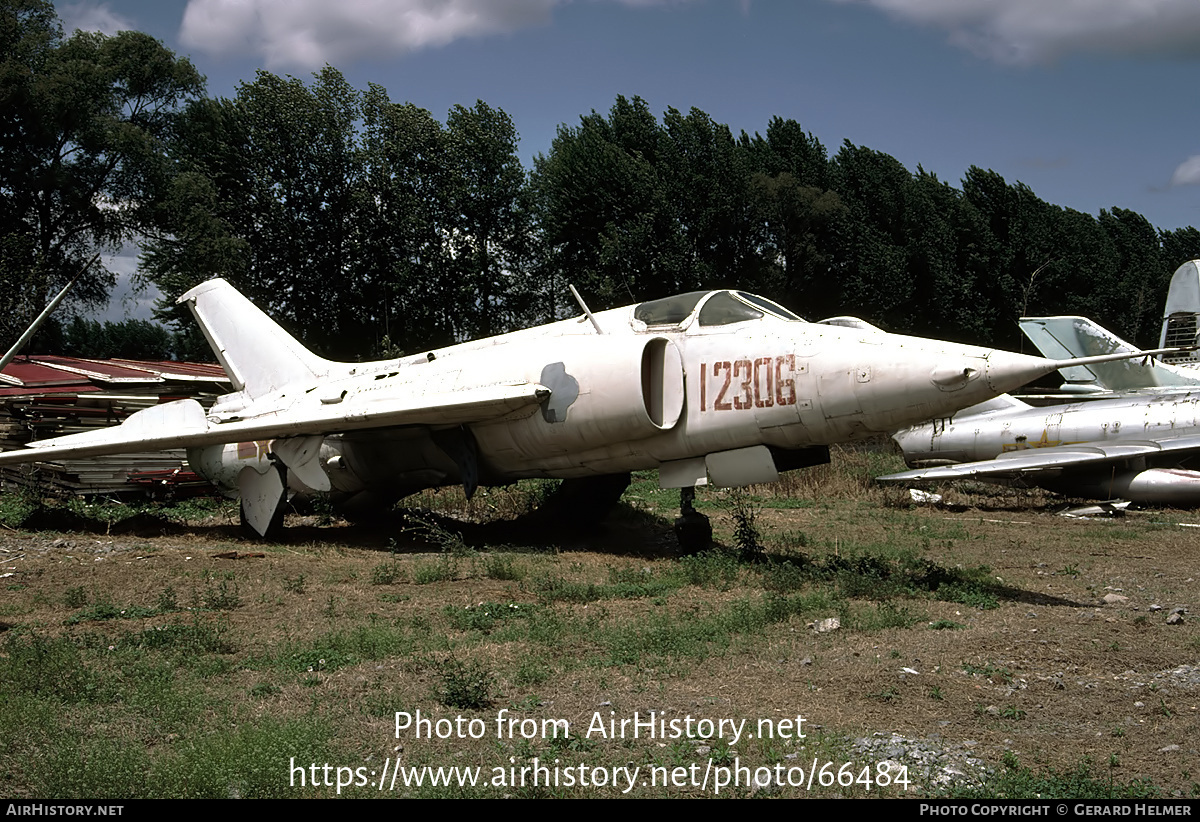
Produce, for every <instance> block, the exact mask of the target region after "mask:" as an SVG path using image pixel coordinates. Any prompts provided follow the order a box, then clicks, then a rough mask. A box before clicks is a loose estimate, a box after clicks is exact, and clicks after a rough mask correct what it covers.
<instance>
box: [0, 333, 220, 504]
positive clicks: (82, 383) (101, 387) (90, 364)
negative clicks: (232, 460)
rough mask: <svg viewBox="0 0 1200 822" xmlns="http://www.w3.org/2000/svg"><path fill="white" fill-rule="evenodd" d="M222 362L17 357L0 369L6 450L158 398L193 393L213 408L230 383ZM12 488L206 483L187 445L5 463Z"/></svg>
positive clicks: (155, 490) (128, 489)
mask: <svg viewBox="0 0 1200 822" xmlns="http://www.w3.org/2000/svg"><path fill="white" fill-rule="evenodd" d="M229 385H230V382H229V378H228V377H227V376H226V375H225V372H224V371H223V370H222V369H221V367H220V366H219V365H208V364H205V363H186V362H148V361H144V360H88V359H78V358H75V357H59V356H37V355H31V356H28V357H18V358H16V359H15V360H13V361H12V362H11V363H9V364H8V365H6V366H5V367H4V371H3V373H0V449H2V450H5V451H8V450H10V449H13V448H22V447H24V445H25V444H26V443H28V442H33V441H34V440H42V439H47V438H49V437H58V436H63V435H65V434H75V433H78V432H81V431H90V430H93V429H95V428H102V427H106V426H110V425H119V424H120V423H121V422H123V421H124V420H125V419H126V418H127V417H128V416H129V415H130V414H132V413H134V412H135V411H140V410H142V409H143V408H148V407H150V406H152V405H156V404H158V403H160V402H169V401H171V400H178V399H187V398H190V399H195V400H199V401H200V403H201V404H203V405H204V406H205V407H208V406H209V405H211V404H212V402H213V401H214V400H215V399H216V398H217V396H218V395H220V394H223V393H225V392H226V391H228V390H229ZM0 483H2V484H3V486H4V487H6V488H12V487H15V486H24V487H33V488H37V489H38V490H40V491H42V492H56V493H68V494H120V493H142V494H149V495H150V496H156V497H157V496H173V495H176V494H184V493H191V492H195V491H196V490H207V489H208V483H207V482H205V481H204V480H203V479H202V478H200V477H198V476H196V475H195V474H194V473H192V471H191V470H190V469H189V468H188V465H187V455H186V454H185V453H184V452H183V451H182V450H175V451H154V452H148V453H140V454H119V455H113V456H109V457H91V458H88V459H77V460H59V461H56V462H53V463H37V464H36V465H35V466H27V465H18V466H12V467H9V468H5V469H0Z"/></svg>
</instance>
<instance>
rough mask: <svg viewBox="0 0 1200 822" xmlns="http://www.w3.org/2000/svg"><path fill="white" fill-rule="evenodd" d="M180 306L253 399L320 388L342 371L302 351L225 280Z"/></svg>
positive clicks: (209, 283) (201, 287)
mask: <svg viewBox="0 0 1200 822" xmlns="http://www.w3.org/2000/svg"><path fill="white" fill-rule="evenodd" d="M178 302H181V303H184V302H186V303H187V305H188V308H189V309H191V312H192V315H193V316H194V317H195V318H196V322H198V323H199V324H200V328H201V329H202V330H203V331H204V336H205V337H206V338H207V339H208V344H209V345H210V346H212V349H213V351H214V352H215V353H216V355H217V359H219V360H220V361H221V365H222V366H223V367H224V368H225V373H227V374H228V375H229V379H230V380H232V381H233V385H234V388H236V389H237V390H239V391H243V392H244V393H245V394H246V395H247V396H249V397H250V398H251V399H256V398H258V397H261V396H263V395H265V394H269V393H271V392H272V391H277V390H280V389H282V388H284V387H285V386H288V385H291V384H292V383H297V382H305V383H314V384H315V382H316V381H317V380H319V379H322V378H325V377H328V376H329V374H330V371H331V370H332V368H334V367H336V366H337V363H333V362H330V361H329V360H325V359H322V358H321V357H318V356H317V355H315V354H313V353H312V352H311V351H309V350H308V349H307V348H305V347H304V346H303V345H301V344H300V342H299V341H298V340H296V338H294V337H293V336H292V335H290V334H288V333H287V332H286V331H284V330H283V328H281V327H280V326H279V324H278V323H276V322H275V321H274V320H272V319H271V318H270V317H268V316H267V315H266V314H264V313H263V312H262V311H260V310H259V309H258V307H256V306H255V305H254V304H253V303H252V302H250V301H249V300H248V299H246V298H245V297H244V296H242V294H241V293H240V292H238V291H237V289H235V288H234V287H233V286H231V285H230V284H229V283H228V282H226V281H225V280H222V279H213V280H208V281H207V282H204V283H201V284H200V285H198V286H196V287H195V288H193V289H192V290H191V291H189V292H187V293H186V294H184V295H183V296H182V297H180V298H179V300H178Z"/></svg>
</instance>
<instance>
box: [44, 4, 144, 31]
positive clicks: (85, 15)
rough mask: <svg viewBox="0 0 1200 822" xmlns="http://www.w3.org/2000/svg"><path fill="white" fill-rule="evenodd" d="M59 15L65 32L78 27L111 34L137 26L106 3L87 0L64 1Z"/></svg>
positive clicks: (83, 29) (130, 29)
mask: <svg viewBox="0 0 1200 822" xmlns="http://www.w3.org/2000/svg"><path fill="white" fill-rule="evenodd" d="M59 16H60V17H62V21H63V31H64V32H66V33H67V34H70V33H71V32H73V31H75V30H76V29H80V30H82V31H98V32H101V33H102V34H107V35H110V36H111V35H113V34H116V33H117V32H119V31H132V30H134V29H136V28H137V26H136V25H135V24H134V22H133V21H132V20H130V19H128V18H126V17H122V16H120V15H119V14H117V13H116V12H114V11H113V10H112V9H110V8H109V7H108V4H107V3H91V2H87V0H84V2H82V3H66V4H64V5H63V6H62V8H61V9H59Z"/></svg>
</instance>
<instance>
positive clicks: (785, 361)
mask: <svg viewBox="0 0 1200 822" xmlns="http://www.w3.org/2000/svg"><path fill="white" fill-rule="evenodd" d="M795 371H796V357H795V355H794V354H787V355H784V356H780V357H759V358H758V359H756V360H733V361H732V362H730V361H725V362H715V363H713V364H712V376H713V377H716V378H718V379H720V377H721V376H722V375H724V377H725V380H724V382H722V383H721V387H720V388H719V389H718V391H717V396H716V399H714V400H713V404H712V410H713V411H743V410H745V409H747V408H771V407H772V406H776V405H795V404H796V383H795V380H793V379H792V377H791V376H786V377H785V376H784V374H785V373H786V374H789V375H790V374H794V373H795ZM700 374H701V378H700V410H701V411H708V410H709V407H708V380H709V373H708V363H700ZM731 388H732V389H733V392H734V393H733V395H732V396H730V389H731Z"/></svg>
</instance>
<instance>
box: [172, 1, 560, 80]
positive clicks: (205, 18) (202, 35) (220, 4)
mask: <svg viewBox="0 0 1200 822" xmlns="http://www.w3.org/2000/svg"><path fill="white" fill-rule="evenodd" d="M559 2H561V0H334V1H333V2H331V0H189V2H188V5H187V10H186V11H185V12H184V15H183V25H182V27H181V29H180V33H179V37H180V41H181V42H182V43H183V44H184V45H185V46H188V47H191V48H198V49H201V50H204V51H208V52H211V53H215V54H232V53H247V52H250V53H255V54H259V55H261V56H262V57H263V58H264V59H265V61H266V64H267V66H268V67H269V68H272V69H275V68H280V67H288V68H291V67H297V68H310V69H312V68H319V67H320V66H322V65H324V64H325V63H333V64H336V63H339V62H345V61H347V60H350V59H354V58H357V57H364V56H376V55H398V54H404V53H406V52H411V51H416V50H417V49H422V48H430V47H435V46H443V45H446V44H447V43H450V42H452V41H454V40H457V39H460V38H463V37H482V36H486V35H491V34H502V33H505V32H510V31H514V30H516V29H519V28H524V27H526V26H531V25H536V24H539V23H544V22H546V21H547V20H549V18H550V12H551V10H552V9H553V8H554V6H556V5H558V4H559Z"/></svg>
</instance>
